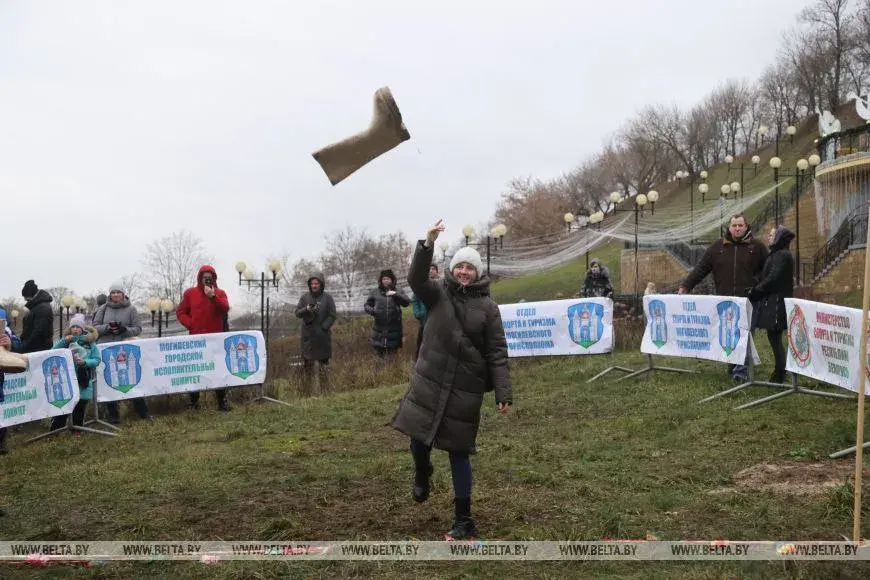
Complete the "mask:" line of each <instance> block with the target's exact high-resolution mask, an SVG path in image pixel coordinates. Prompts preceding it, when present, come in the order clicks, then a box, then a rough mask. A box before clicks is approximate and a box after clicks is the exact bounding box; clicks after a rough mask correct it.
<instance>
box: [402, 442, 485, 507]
mask: <svg viewBox="0 0 870 580" xmlns="http://www.w3.org/2000/svg"><path fill="white" fill-rule="evenodd" d="M431 452H432V448H431V447H428V446H426V445H424V444H423V443H421V442H420V441H417V440H416V439H411V456H412V457H413V458H414V467H415V468H416V469H417V471H421V472H425V471H427V470H428V469H429V466H430V465H431V461H430V459H429V455H430V454H431ZM449 456H450V475H451V476H452V478H453V497H455V498H456V499H470V498H471V460H470V459H469V457H468V453H457V452H456V451H450V452H449Z"/></svg>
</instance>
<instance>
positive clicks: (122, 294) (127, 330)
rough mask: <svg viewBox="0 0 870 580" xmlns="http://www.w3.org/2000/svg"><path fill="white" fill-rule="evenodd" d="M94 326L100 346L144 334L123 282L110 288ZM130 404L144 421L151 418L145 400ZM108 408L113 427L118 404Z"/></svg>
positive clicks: (141, 399) (117, 414)
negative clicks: (107, 298)
mask: <svg viewBox="0 0 870 580" xmlns="http://www.w3.org/2000/svg"><path fill="white" fill-rule="evenodd" d="M92 324H93V327H94V328H95V329H96V330H97V335H98V336H99V339H98V340H97V343H98V344H107V343H111V342H119V341H122V340H129V339H131V338H136V337H137V336H139V334H140V333H141V332H142V325H141V324H139V312H138V311H137V310H136V307H135V306H133V305H132V304H131V303H130V299H129V298H127V293H126V291H125V290H124V285H123V284H121V282H114V283H113V284H112V285H111V286H109V300H108V301H107V302H106V303H105V304H103V305H102V306H100V308H99V309H98V310H97V312H96V314H94V319H93V321H92ZM130 402H131V403H132V405H133V408H134V409H135V410H136V413H137V414H138V415H139V417H141V418H142V419H150V418H151V415H150V414H149V413H148V405H147V404H146V403H145V399H143V398H142V397H137V398H135V399H132V400H131V401H130ZM106 407H107V408H108V409H109V422H110V423H112V424H113V425H117V424H118V423H120V422H121V417H120V414H119V412H118V402H117V401H112V402H110V403H106Z"/></svg>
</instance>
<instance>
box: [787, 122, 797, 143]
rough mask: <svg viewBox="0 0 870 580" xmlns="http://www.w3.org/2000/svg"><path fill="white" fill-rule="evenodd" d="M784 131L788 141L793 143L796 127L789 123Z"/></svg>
mask: <svg viewBox="0 0 870 580" xmlns="http://www.w3.org/2000/svg"><path fill="white" fill-rule="evenodd" d="M785 132H786V134H787V135H788V139H789V143H791V144H792V145H794V136H795V133H797V127H795V126H794V125H789V126H788V127H786V128H785Z"/></svg>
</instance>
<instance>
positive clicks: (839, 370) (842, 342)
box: [785, 298, 862, 392]
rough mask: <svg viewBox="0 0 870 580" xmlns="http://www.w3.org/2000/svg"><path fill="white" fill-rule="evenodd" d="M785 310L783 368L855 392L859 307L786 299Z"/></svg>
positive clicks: (857, 373) (859, 346)
mask: <svg viewBox="0 0 870 580" xmlns="http://www.w3.org/2000/svg"><path fill="white" fill-rule="evenodd" d="M785 313H786V318H787V319H788V354H787V356H786V364H785V368H786V370H788V371H791V372H793V373H796V374H799V375H804V376H806V377H812V378H814V379H818V380H820V381H824V382H826V383H829V384H831V385H836V386H838V387H842V388H844V389H849V390H850V391H854V392H857V391H858V385H857V384H856V383H857V381H858V376H859V374H860V372H861V334H860V329H861V314H862V313H861V310H860V309H858V308H846V307H845V306H835V305H833V304H824V303H822V302H812V301H810V300H800V299H797V298H786V299H785Z"/></svg>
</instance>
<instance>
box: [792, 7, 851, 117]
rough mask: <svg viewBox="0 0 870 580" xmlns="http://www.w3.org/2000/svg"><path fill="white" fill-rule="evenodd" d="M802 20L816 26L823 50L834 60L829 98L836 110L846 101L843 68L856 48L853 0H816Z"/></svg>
mask: <svg viewBox="0 0 870 580" xmlns="http://www.w3.org/2000/svg"><path fill="white" fill-rule="evenodd" d="M800 19H801V21H802V22H805V23H807V24H809V25H810V26H811V27H812V29H813V32H814V36H813V40H815V42H817V43H818V44H819V46H818V49H819V52H820V53H823V54H826V55H827V56H828V58H829V59H830V60H829V61H828V62H829V63H830V65H829V68H828V72H829V75H828V78H827V82H826V87H825V97H826V100H827V105H828V107H830V110H832V111H833V110H834V109H835V108H836V107H837V106H838V105H839V104H840V103H841V102H842V100H843V94H844V91H843V71H844V70H845V69H846V68H848V59H849V56H850V52H851V49H852V47H851V45H850V43H851V41H852V33H851V30H850V29H851V27H852V23H853V18H852V15H851V14H850V12H849V0H816V3H815V4H814V5H813V6H809V7H807V8H805V9H804V10H803V12H801V15H800Z"/></svg>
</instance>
